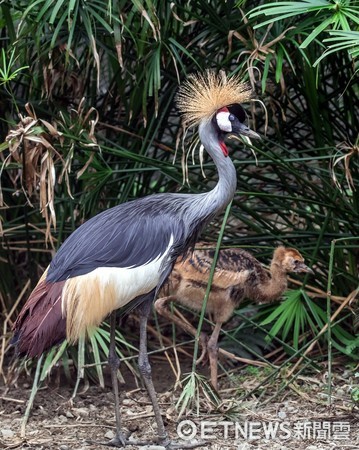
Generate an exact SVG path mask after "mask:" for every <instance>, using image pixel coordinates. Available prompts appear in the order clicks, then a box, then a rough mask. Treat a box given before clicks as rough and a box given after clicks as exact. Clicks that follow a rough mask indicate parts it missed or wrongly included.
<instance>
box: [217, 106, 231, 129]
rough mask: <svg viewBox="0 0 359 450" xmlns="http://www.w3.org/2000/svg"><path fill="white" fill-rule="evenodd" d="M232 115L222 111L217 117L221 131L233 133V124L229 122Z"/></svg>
mask: <svg viewBox="0 0 359 450" xmlns="http://www.w3.org/2000/svg"><path fill="white" fill-rule="evenodd" d="M229 115H230V113H229V112H228V111H227V112H225V111H221V112H219V113H218V114H217V115H216V120H217V125H218V126H219V128H220V130H222V131H225V132H226V133H230V132H231V131H232V123H231V122H230V120H229Z"/></svg>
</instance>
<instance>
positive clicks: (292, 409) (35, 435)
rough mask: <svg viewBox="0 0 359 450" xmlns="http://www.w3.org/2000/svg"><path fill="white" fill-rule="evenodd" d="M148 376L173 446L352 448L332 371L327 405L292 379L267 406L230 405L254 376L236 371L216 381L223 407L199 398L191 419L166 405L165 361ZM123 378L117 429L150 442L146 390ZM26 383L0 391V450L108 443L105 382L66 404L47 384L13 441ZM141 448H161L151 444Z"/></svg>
mask: <svg viewBox="0 0 359 450" xmlns="http://www.w3.org/2000/svg"><path fill="white" fill-rule="evenodd" d="M260 370H261V369H259V371H260ZM153 373H154V379H155V385H156V389H157V390H158V392H159V400H160V404H161V408H162V412H163V416H164V420H165V424H166V428H167V431H168V433H169V435H170V437H171V439H172V440H173V441H176V442H177V443H178V442H190V443H196V442H202V443H203V442H204V443H205V445H204V446H203V447H201V448H204V449H211V450H212V449H213V450H217V449H218V450H232V449H236V450H250V449H257V450H258V449H266V450H267V449H269V450H271V449H273V450H275V449H278V450H279V449H280V450H291V449H295V450H302V449H303V450H304V449H306V450H316V449H359V410H358V409H357V408H356V407H355V405H353V402H352V400H351V398H350V392H349V391H350V385H352V379H351V378H350V376H342V375H343V371H342V370H339V369H337V373H335V374H334V378H333V381H334V382H333V404H332V406H331V407H328V406H327V405H326V404H325V398H326V397H325V389H326V385H325V380H323V382H322V381H321V380H320V379H319V378H318V376H317V377H315V378H314V377H310V376H307V377H304V376H303V377H301V378H299V379H298V381H297V383H296V385H295V386H293V389H290V388H286V389H285V390H284V391H283V393H281V394H280V395H279V396H277V397H276V398H275V399H274V400H272V401H268V399H270V396H271V393H270V392H266V393H265V395H264V396H263V398H262V399H261V400H258V398H257V397H255V396H251V397H250V398H249V399H246V400H245V401H243V402H242V401H237V400H236V396H237V395H238V394H237V392H238V389H241V390H242V392H243V390H251V389H252V388H253V387H254V386H255V385H256V383H258V381H259V379H260V377H261V373H260V372H259V373H258V372H257V373H256V375H254V374H253V373H251V372H248V371H245V370H244V371H243V374H242V375H241V374H240V373H239V375H237V377H236V379H234V380H233V379H232V380H231V382H230V383H229V381H228V379H226V380H222V381H221V383H220V393H221V397H222V399H223V404H222V405H221V407H220V408H219V410H217V411H214V410H212V411H209V406H208V404H207V403H206V401H205V399H203V401H202V402H201V411H200V414H199V415H197V414H195V413H193V412H191V413H188V414H187V415H184V416H182V417H181V418H180V420H178V415H177V412H176V410H175V407H174V405H175V403H176V401H177V400H178V397H179V395H180V393H181V391H180V389H178V390H177V391H173V381H174V379H173V377H172V373H171V370H170V368H169V366H168V364H166V363H165V362H163V363H160V362H158V363H155V364H153ZM258 376H259V379H258ZM55 378H56V377H55ZM126 378H129V382H128V384H126V385H125V386H123V387H122V392H123V402H122V405H123V406H122V417H123V426H124V429H126V430H128V431H130V432H131V439H137V440H141V441H148V442H151V443H153V442H154V437H155V436H156V425H155V421H154V416H153V413H152V408H151V405H150V402H149V400H148V397H147V395H146V392H145V390H143V389H140V388H136V387H135V385H134V384H133V379H132V380H131V375H130V376H129V377H126ZM236 380H237V381H236ZM126 381H127V380H126ZM31 383H32V380H31V378H24V377H23V376H22V377H21V378H20V379H19V380H18V381H17V383H16V384H15V385H13V386H11V387H6V386H4V385H1V386H0V448H4V449H58V450H95V449H98V450H105V449H108V448H109V447H107V446H104V445H101V444H102V443H105V442H107V441H109V439H111V438H112V437H113V436H114V431H115V417H114V405H113V395H112V391H111V387H110V385H108V386H107V383H106V387H105V388H104V389H102V388H100V387H98V386H94V385H89V386H87V388H84V385H82V386H81V387H80V390H79V393H78V395H77V396H76V398H75V400H74V402H73V404H72V405H71V404H70V403H69V399H70V397H71V394H72V391H73V387H71V386H68V384H66V383H65V382H63V381H61V382H59V381H57V382H55V381H54V380H52V381H51V383H49V384H48V385H46V386H44V387H43V388H41V389H40V391H39V392H38V394H37V396H36V398H35V403H34V406H33V409H32V413H31V416H30V419H29V422H28V424H27V427H26V437H25V438H21V437H20V426H21V421H22V418H23V414H24V411H25V407H26V401H27V399H28V398H29V395H30V390H31ZM236 383H237V386H236ZM270 430H272V432H270ZM271 433H272V434H271ZM181 438H182V439H181ZM126 448H127V449H128V450H133V449H136V448H139V447H138V446H135V445H128V446H126ZM141 448H147V449H153V450H154V449H161V448H163V447H161V446H158V445H153V444H152V445H148V446H146V447H141Z"/></svg>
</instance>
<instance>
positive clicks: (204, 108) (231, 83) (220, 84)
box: [176, 70, 252, 126]
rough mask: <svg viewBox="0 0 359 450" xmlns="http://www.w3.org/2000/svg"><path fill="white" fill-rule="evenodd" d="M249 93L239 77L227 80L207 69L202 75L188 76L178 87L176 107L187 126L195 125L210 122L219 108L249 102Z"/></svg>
mask: <svg viewBox="0 0 359 450" xmlns="http://www.w3.org/2000/svg"><path fill="white" fill-rule="evenodd" d="M251 96H252V90H251V87H250V85H249V84H248V83H245V82H243V81H242V80H241V79H240V77H239V76H236V75H235V76H232V77H230V78H228V77H227V75H226V74H225V72H224V71H220V72H219V73H218V74H217V73H216V72H215V71H213V70H207V71H206V72H205V73H203V74H200V73H198V74H192V75H189V77H188V79H187V80H186V81H185V82H184V83H183V84H182V85H181V86H180V88H179V91H178V93H177V96H176V105H177V107H178V109H179V111H180V112H181V114H182V116H183V120H184V122H185V125H186V126H193V125H197V124H198V123H199V122H200V121H201V120H203V119H208V120H209V119H211V117H213V115H214V114H215V113H216V111H218V110H219V109H221V108H223V107H225V106H229V105H232V104H234V103H243V102H248V101H249V100H250V99H251Z"/></svg>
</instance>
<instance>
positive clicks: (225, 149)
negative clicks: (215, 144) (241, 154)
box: [219, 141, 228, 157]
mask: <svg viewBox="0 0 359 450" xmlns="http://www.w3.org/2000/svg"><path fill="white" fill-rule="evenodd" d="M219 145H220V146H221V149H222V152H223V154H224V156H226V157H227V156H228V149H227V146H226V144H225V143H224V142H223V141H222V142H220V143H219Z"/></svg>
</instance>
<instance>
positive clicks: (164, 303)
mask: <svg viewBox="0 0 359 450" xmlns="http://www.w3.org/2000/svg"><path fill="white" fill-rule="evenodd" d="M176 300H177V297H176V296H175V295H170V296H169V297H162V298H159V299H158V300H156V302H155V308H156V311H157V312H158V314H160V315H161V316H163V317H165V318H166V319H168V320H171V321H172V322H174V323H175V324H176V325H178V326H179V327H180V328H182V330H184V331H186V332H187V333H188V334H190V335H191V336H193V337H195V336H196V334H197V330H196V328H195V327H193V326H192V325H191V324H190V323H187V322H184V321H183V320H181V319H180V318H179V317H177V316H176V315H174V314H172V312H171V311H170V309H169V307H168V304H169V303H171V302H174V303H176ZM207 342H208V336H207V334H206V333H204V332H203V331H202V332H201V334H200V335H199V343H200V345H201V347H202V353H201V356H200V357H199V358H198V359H197V361H196V364H199V363H200V362H202V361H203V360H204V359H205V357H206V354H207Z"/></svg>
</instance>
